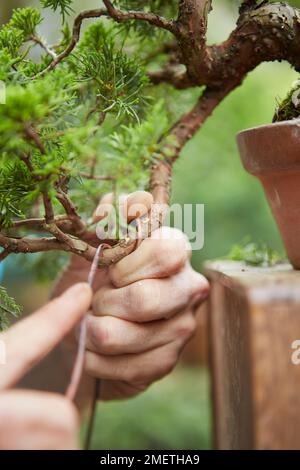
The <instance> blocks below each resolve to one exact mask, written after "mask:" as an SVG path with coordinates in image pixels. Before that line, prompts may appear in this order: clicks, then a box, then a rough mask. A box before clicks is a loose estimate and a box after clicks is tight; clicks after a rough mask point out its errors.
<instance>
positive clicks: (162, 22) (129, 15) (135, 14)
mask: <svg viewBox="0 0 300 470" xmlns="http://www.w3.org/2000/svg"><path fill="white" fill-rule="evenodd" d="M103 3H104V5H105V6H106V8H107V13H108V15H109V16H110V17H111V18H113V19H114V20H115V21H117V22H118V23H123V22H124V21H128V20H140V21H146V22H147V23H149V24H152V25H153V26H157V27H158V28H162V29H165V30H167V31H169V32H170V33H173V34H174V36H177V34H178V28H177V24H176V22H175V21H172V20H167V19H166V18H163V17H162V16H159V15H157V14H156V13H151V12H143V11H122V10H118V9H117V8H115V7H114V5H113V3H112V2H111V1H110V0H103Z"/></svg>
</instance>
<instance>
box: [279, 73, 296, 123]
mask: <svg viewBox="0 0 300 470" xmlns="http://www.w3.org/2000/svg"><path fill="white" fill-rule="evenodd" d="M299 116H300V81H299V80H298V81H296V82H295V83H294V84H293V86H292V88H291V89H290V90H289V92H288V94H287V96H286V97H285V98H284V99H283V100H281V101H279V102H278V103H277V107H276V111H275V115H274V117H273V122H279V121H288V120H290V119H297V118H299Z"/></svg>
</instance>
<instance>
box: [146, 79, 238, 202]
mask: <svg viewBox="0 0 300 470" xmlns="http://www.w3.org/2000/svg"><path fill="white" fill-rule="evenodd" d="M230 91H231V88H227V89H226V88H223V89H207V90H205V91H204V93H203V94H202V96H201V97H200V98H199V100H198V102H197V104H196V105H195V106H194V108H193V109H192V110H191V111H190V112H189V113H187V114H186V115H184V116H183V117H182V118H181V119H179V121H177V123H176V124H175V125H174V126H173V128H172V129H171V130H170V132H169V133H168V136H171V137H173V138H174V143H172V144H170V143H167V144H165V145H164V146H163V147H162V149H161V150H160V153H161V154H162V156H163V159H162V160H159V161H158V163H156V164H155V165H154V167H153V169H152V174H151V179H150V190H151V193H152V195H153V198H154V202H155V203H156V204H167V205H168V204H169V200H170V189H171V188H170V185H171V175H172V166H173V164H174V163H175V161H176V160H177V158H178V156H179V154H180V152H181V150H182V148H183V147H184V145H185V144H186V142H187V141H188V140H190V139H191V138H192V137H193V136H194V135H195V133H196V132H197V131H198V130H199V129H200V128H201V126H202V125H203V124H204V122H205V121H206V119H207V118H208V117H209V116H210V115H211V114H212V112H213V111H214V109H215V108H216V107H217V106H218V104H219V103H220V102H221V101H222V100H223V99H224V98H225V96H226V95H227V94H228V93H229V92H230ZM170 154H171V156H170Z"/></svg>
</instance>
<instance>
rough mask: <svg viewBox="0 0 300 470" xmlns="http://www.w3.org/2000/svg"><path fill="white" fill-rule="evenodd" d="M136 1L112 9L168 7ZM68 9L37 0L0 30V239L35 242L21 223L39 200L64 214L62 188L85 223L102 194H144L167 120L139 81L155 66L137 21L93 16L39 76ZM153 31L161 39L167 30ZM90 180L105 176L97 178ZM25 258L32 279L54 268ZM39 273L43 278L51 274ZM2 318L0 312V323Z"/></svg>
mask: <svg viewBox="0 0 300 470" xmlns="http://www.w3.org/2000/svg"><path fill="white" fill-rule="evenodd" d="M145 3H146V2H141V1H138V0H131V1H118V2H115V6H116V7H121V8H123V9H124V11H127V10H132V9H139V10H141V11H155V12H156V13H160V12H164V13H165V14H166V15H167V14H168V13H169V14H172V11H173V10H174V8H173V7H170V5H169V3H170V2H166V1H164V0H155V1H153V2H147V5H145ZM175 3H176V2H175ZM72 4H73V2H72V0H40V6H39V7H38V8H33V7H27V8H19V9H16V10H14V12H13V14H12V17H11V19H10V21H9V22H8V23H7V24H5V25H3V26H2V27H1V28H0V80H1V81H2V82H4V84H5V87H6V102H5V104H0V234H1V235H4V236H10V237H23V236H28V235H30V236H34V237H40V236H45V230H44V229H43V228H42V229H41V228H40V227H39V229H38V230H37V227H36V226H35V225H30V224H29V225H28V226H27V225H26V223H24V226H23V225H22V221H24V222H26V221H28V220H29V221H30V220H32V219H34V220H36V219H43V218H44V217H45V206H44V200H45V195H46V196H47V198H49V200H50V204H51V206H52V210H53V212H54V216H55V217H56V218H59V217H63V216H64V215H65V207H64V205H63V204H61V201H59V198H58V197H57V195H58V192H59V191H61V192H62V191H63V193H64V194H65V195H66V196H67V198H68V201H69V202H70V201H71V204H72V205H73V207H75V208H76V210H77V211H78V214H79V216H80V217H81V218H82V220H83V221H84V222H87V221H88V219H89V217H90V215H91V212H92V211H93V209H94V207H95V204H96V203H97V201H98V200H99V198H100V197H101V195H102V194H103V193H105V192H107V191H112V190H113V191H114V192H115V193H116V194H118V193H119V192H124V191H131V190H133V189H145V188H146V187H147V184H148V180H149V169H150V167H151V165H152V164H153V162H154V161H155V158H159V157H158V154H159V144H158V143H157V142H158V141H159V137H160V136H161V135H163V134H164V133H165V132H166V130H167V128H168V127H169V126H170V123H171V121H172V116H171V115H170V113H169V112H168V111H167V108H166V107H165V106H164V105H163V100H162V99H161V98H159V97H158V95H155V92H154V91H153V88H154V87H153V86H151V84H150V82H149V79H148V76H147V71H148V69H149V65H150V67H153V66H155V64H159V63H160V62H161V61H162V60H163V59H162V57H161V55H158V56H157V58H156V57H154V58H153V59H151V58H148V56H149V54H150V53H152V52H153V47H154V39H153V38H154V35H153V34H152V35H151V37H150V36H149V35H148V32H149V29H148V28H149V26H148V25H147V23H140V24H139V25H138V26H136V25H135V24H134V22H132V21H129V22H128V24H117V23H115V22H113V21H111V20H109V19H107V18H101V19H94V20H93V22H92V23H90V26H89V27H88V28H87V29H86V31H85V33H84V34H83V33H82V34H81V38H80V41H79V42H78V44H77V46H76V47H75V49H74V51H72V53H71V54H69V55H68V56H67V57H66V58H65V60H63V61H62V62H61V63H60V64H59V66H57V67H56V68H55V70H52V71H51V72H47V73H45V70H46V69H47V66H48V65H49V64H50V63H51V61H52V60H53V59H54V58H55V57H57V55H58V54H60V53H61V52H62V51H64V50H65V48H66V47H67V45H68V44H69V43H70V41H71V37H72V33H71V29H70V26H69V22H68V16H69V15H70V14H72V13H73V6H72ZM44 8H51V9H52V10H53V11H54V12H58V13H59V14H60V16H61V20H62V23H63V26H62V30H61V31H60V33H59V32H58V35H59V38H58V40H57V42H56V44H55V45H54V46H52V47H50V46H48V44H47V43H46V41H45V40H44V38H43V37H42V35H41V26H42V24H43V21H44V13H43V12H44ZM159 34H161V38H162V39H163V40H168V39H169V38H168V34H169V33H167V32H165V31H163V33H159ZM145 37H147V41H144V40H143V39H144V38H145ZM137 38H139V39H137ZM155 44H156V42H155ZM83 173H85V174H86V173H88V174H90V178H86V177H83V176H82V174H83ZM95 176H96V178H94V177H95ZM98 176H104V177H105V176H107V177H108V178H107V180H106V179H105V178H103V181H102V180H101V181H100V178H97V177H98ZM73 236H74V235H73ZM2 246H3V244H2ZM4 251H5V250H4ZM26 256H27V255H26ZM31 257H32V259H33V264H32V267H34V270H35V271H36V273H39V275H40V277H44V274H43V273H42V271H41V270H40V269H38V267H39V266H43V265H45V266H46V260H47V259H48V260H50V263H49V264H50V265H51V266H52V267H53V266H54V265H56V264H57V265H58V266H59V265H60V262H59V259H60V256H59V255H58V254H57V255H55V254H53V253H52V254H50V255H49V254H47V255H44V254H39V255H31ZM54 258H57V260H58V262H57V263H55V262H54ZM45 271H47V269H44V272H45ZM49 272H50V273H51V274H50V276H51V277H53V276H54V272H53V269H51V270H49ZM1 299H2V300H3V302H4V303H3V305H4V306H5V305H8V304H9V302H10V300H9V298H8V297H7V296H6V294H5V291H4V290H0V300H1ZM11 307H13V310H14V311H17V309H16V306H15V305H13V304H11ZM7 318H8V317H7V313H5V311H4V310H3V311H2V310H1V307H0V322H1V325H2V326H4V325H5V324H6V323H7Z"/></svg>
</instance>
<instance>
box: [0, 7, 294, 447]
mask: <svg viewBox="0 0 300 470" xmlns="http://www.w3.org/2000/svg"><path fill="white" fill-rule="evenodd" d="M34 3H35V2H34V1H33V0H11V1H10V2H7V1H6V0H0V22H2V23H4V22H5V21H6V20H7V18H9V16H10V13H11V9H12V8H14V7H16V6H25V5H34ZM214 3H215V7H214V11H213V13H212V14H211V15H210V18H209V41H210V42H214V41H221V40H223V39H225V38H226V36H227V35H228V33H229V32H230V31H231V30H232V28H233V27H234V24H235V20H236V17H237V9H238V4H239V2H238V1H235V0H227V1H226V0H223V1H220V0H218V1H216V2H214ZM98 4H99V2H98V1H96V0H85V1H83V0H76V1H75V10H76V11H79V10H81V9H88V8H93V7H96V6H97V5H98ZM290 4H293V5H295V6H299V7H300V0H298V1H296V0H294V1H290ZM47 14H48V16H49V17H48V18H47V22H46V25H47V29H45V30H43V31H42V33H43V34H44V35H45V37H46V38H47V39H48V40H49V41H50V42H51V40H52V39H53V38H55V35H56V31H57V28H58V27H59V24H58V19H57V17H56V16H55V15H54V14H52V13H51V12H49V13H47ZM296 78H297V74H296V73H295V72H294V71H293V70H292V69H291V68H290V67H289V65H288V64H286V63H280V64H279V63H271V64H263V65H261V66H260V67H259V68H258V69H257V70H255V71H254V72H252V74H250V75H249V76H248V77H247V79H246V80H245V82H244V84H243V86H241V87H240V88H239V89H238V90H236V91H235V92H234V93H232V94H231V95H230V96H229V97H228V98H227V99H226V100H225V101H224V102H223V103H222V104H221V106H220V107H219V108H218V109H217V110H216V111H215V113H214V115H213V117H212V118H210V119H209V120H208V122H207V123H206V124H205V126H204V128H203V129H202V130H201V131H200V132H199V133H198V135H197V136H196V137H195V138H194V139H193V140H192V141H191V142H190V143H189V144H188V145H187V146H186V148H185V149H184V152H183V155H182V158H181V159H180V160H179V161H178V163H177V164H176V167H175V173H174V184H173V201H174V202H178V203H180V204H184V203H202V204H204V205H205V244H204V248H203V249H202V250H201V251H199V252H195V253H194V254H193V263H194V265H195V267H196V268H197V269H199V270H200V269H201V266H202V263H203V261H204V260H207V259H210V258H216V257H219V256H223V255H225V254H226V253H228V251H229V250H230V247H231V246H232V245H233V244H234V243H237V242H239V241H241V240H242V239H243V238H245V237H247V236H250V237H251V238H252V239H253V240H254V241H264V242H266V243H267V244H268V245H269V246H271V247H273V248H276V249H279V250H280V251H282V250H283V248H282V244H281V241H280V239H279V235H278V232H277V229H276V227H275V223H274V222H273V220H272V217H271V214H270V210H269V208H268V206H267V203H266V200H265V197H264V194H263V191H262V189H261V187H260V185H259V183H258V182H257V181H256V180H255V179H254V178H253V177H251V176H250V175H248V174H246V172H245V171H244V169H243V168H242V165H241V162H240V159H239V156H238V151H237V146H236V141H235V136H236V134H237V132H239V131H240V130H242V129H245V128H248V127H253V126H257V125H261V124H265V123H269V122H271V120H272V116H273V113H274V109H275V105H276V99H278V98H282V97H283V96H284V95H285V94H286V92H287V91H288V89H289V87H290V86H291V83H292V82H293V81H294V80H295V79H296ZM197 93H199V92H197V90H192V91H186V92H183V97H182V94H179V93H174V94H173V93H172V94H171V93H170V98H169V99H168V106H170V107H172V108H173V109H175V110H177V112H178V113H182V112H183V111H184V109H186V108H187V109H188V107H189V105H190V103H191V102H193V101H194V100H195V96H196V94H197ZM164 96H165V92H164ZM180 96H181V98H180ZM5 285H6V286H7V287H8V290H9V292H10V293H11V294H12V295H14V296H15V297H16V298H17V300H18V301H19V302H21V303H23V304H24V305H25V310H26V311H27V312H30V311H32V310H33V309H34V308H36V307H37V306H38V305H40V304H41V303H43V302H44V301H46V299H47V296H48V291H49V288H48V285H44V286H43V287H41V286H40V285H37V284H36V283H35V282H33V281H32V280H31V279H30V275H29V273H28V272H24V271H22V270H20V269H19V265H18V259H17V258H13V259H12V261H10V263H9V265H8V266H7V267H6V279H5ZM197 338H198V340H199V337H198V336H197ZM196 349H197V345H196ZM187 362H188V364H187ZM198 363H200V358H199V361H197V360H196V364H195V360H194V362H193V364H190V361H186V360H185V361H183V362H182V363H181V364H180V365H179V367H178V368H177V370H176V371H175V372H174V373H173V374H172V375H171V376H170V377H168V378H166V379H165V380H163V381H161V382H160V383H158V384H156V385H154V386H152V387H151V388H150V390H149V391H147V392H146V393H144V394H143V395H141V396H140V397H138V398H136V399H134V400H130V401H127V402H120V403H111V404H104V405H100V406H99V415H98V418H97V425H96V433H95V435H94V442H93V446H94V448H98V449H101V448H105V449H114V448H119V449H126V448H129V449H138V448H142V449H163V448H165V449H166V448H167V449H176V448H177V449H179V448H180V449H184V448H190V449H201V448H209V447H210V446H211V412H210V397H209V380H208V373H207V370H206V368H205V367H200V366H199V365H198Z"/></svg>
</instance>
